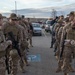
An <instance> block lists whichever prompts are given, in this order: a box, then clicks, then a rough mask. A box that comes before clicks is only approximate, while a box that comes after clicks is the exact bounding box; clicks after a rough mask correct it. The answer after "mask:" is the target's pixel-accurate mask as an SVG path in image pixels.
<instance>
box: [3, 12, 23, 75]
mask: <svg viewBox="0 0 75 75" xmlns="http://www.w3.org/2000/svg"><path fill="white" fill-rule="evenodd" d="M16 21H17V16H16V14H14V13H12V14H11V15H10V17H9V22H7V23H5V24H4V25H3V27H2V29H3V32H4V34H5V35H6V39H7V38H9V39H11V40H12V42H13V47H12V50H11V51H10V59H11V75H16V74H17V70H18V69H17V66H18V60H19V59H21V60H22V57H21V56H22V55H21V51H20V49H19V48H20V45H21V42H22V40H23V35H22V30H21V28H20V27H19V26H18V25H16Z"/></svg>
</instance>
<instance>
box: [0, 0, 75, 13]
mask: <svg viewBox="0 0 75 75" xmlns="http://www.w3.org/2000/svg"><path fill="white" fill-rule="evenodd" d="M15 1H16V4H17V9H24V8H44V7H57V6H64V5H69V4H72V3H75V0H0V12H7V11H10V10H13V9H15Z"/></svg>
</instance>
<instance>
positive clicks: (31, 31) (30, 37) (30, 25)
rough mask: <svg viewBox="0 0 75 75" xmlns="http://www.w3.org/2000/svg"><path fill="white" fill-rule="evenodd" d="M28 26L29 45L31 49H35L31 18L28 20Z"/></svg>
mask: <svg viewBox="0 0 75 75" xmlns="http://www.w3.org/2000/svg"><path fill="white" fill-rule="evenodd" d="M28 25H29V30H28V32H29V44H30V46H31V47H33V45H32V35H33V26H32V24H31V22H30V18H28Z"/></svg>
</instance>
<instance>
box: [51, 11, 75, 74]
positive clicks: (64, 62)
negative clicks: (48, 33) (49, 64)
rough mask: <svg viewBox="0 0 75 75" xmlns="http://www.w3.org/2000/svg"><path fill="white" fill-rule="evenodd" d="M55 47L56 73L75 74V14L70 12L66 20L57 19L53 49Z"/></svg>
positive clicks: (54, 26) (53, 29)
mask: <svg viewBox="0 0 75 75" xmlns="http://www.w3.org/2000/svg"><path fill="white" fill-rule="evenodd" d="M53 47H54V52H55V55H54V56H55V57H56V59H57V61H58V67H57V70H56V73H59V72H61V71H62V72H63V73H64V75H69V73H70V72H75V69H74V65H72V62H73V60H74V59H75V12H74V11H72V12H70V13H69V14H68V15H67V17H66V18H64V16H63V15H61V16H59V17H58V18H57V19H56V22H55V23H54V24H53V28H52V41H51V47H50V48H53Z"/></svg>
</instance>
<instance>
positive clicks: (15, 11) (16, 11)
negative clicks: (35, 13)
mask: <svg viewBox="0 0 75 75" xmlns="http://www.w3.org/2000/svg"><path fill="white" fill-rule="evenodd" d="M15 13H16V14H17V2H16V1H15Z"/></svg>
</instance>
